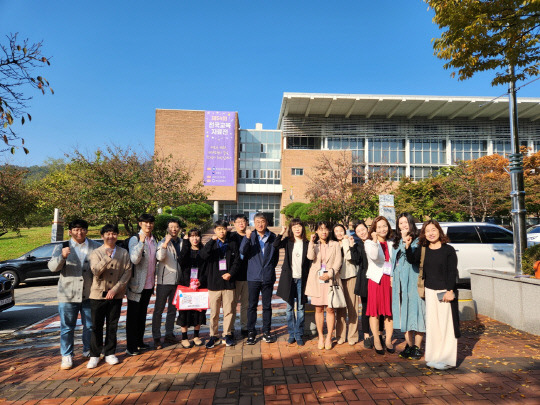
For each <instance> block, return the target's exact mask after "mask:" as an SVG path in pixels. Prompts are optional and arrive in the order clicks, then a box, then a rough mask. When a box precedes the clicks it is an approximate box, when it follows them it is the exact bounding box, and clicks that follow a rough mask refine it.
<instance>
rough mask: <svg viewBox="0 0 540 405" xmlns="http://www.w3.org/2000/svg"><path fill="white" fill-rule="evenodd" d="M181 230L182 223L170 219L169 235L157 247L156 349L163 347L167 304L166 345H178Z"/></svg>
mask: <svg viewBox="0 0 540 405" xmlns="http://www.w3.org/2000/svg"><path fill="white" fill-rule="evenodd" d="M180 230H181V228H180V222H178V220H177V219H170V220H169V221H168V223H167V235H165V237H164V238H163V239H162V240H161V242H159V243H158V246H157V253H156V259H157V260H158V264H157V285H156V302H155V303H154V314H153V315H152V337H153V338H154V348H155V349H159V348H161V347H162V346H161V317H162V315H163V310H164V309H165V304H167V318H166V320H165V343H170V344H177V343H178V340H177V338H176V337H175V336H174V333H173V332H174V319H175V318H176V308H175V306H174V305H173V300H174V294H175V292H176V287H177V286H178V284H179V281H180V273H181V270H180V264H179V262H178V258H179V257H180V250H181V249H182V239H181V238H179V237H178V235H179V234H180Z"/></svg>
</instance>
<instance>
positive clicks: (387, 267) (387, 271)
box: [382, 262, 392, 276]
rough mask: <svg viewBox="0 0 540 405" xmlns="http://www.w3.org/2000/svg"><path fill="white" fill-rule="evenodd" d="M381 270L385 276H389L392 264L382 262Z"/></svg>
mask: <svg viewBox="0 0 540 405" xmlns="http://www.w3.org/2000/svg"><path fill="white" fill-rule="evenodd" d="M382 272H383V274H386V275H387V276H390V275H391V274H392V265H391V264H390V262H384V264H383V268H382Z"/></svg>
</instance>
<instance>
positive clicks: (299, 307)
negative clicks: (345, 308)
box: [274, 218, 311, 346]
mask: <svg viewBox="0 0 540 405" xmlns="http://www.w3.org/2000/svg"><path fill="white" fill-rule="evenodd" d="M285 233H287V236H285V237H283V235H285ZM308 246H309V242H308V240H307V238H306V229H305V227H304V224H303V223H302V221H300V219H299V218H294V219H293V220H292V221H291V222H290V224H289V229H288V232H287V227H286V226H283V227H282V228H281V233H280V234H279V235H277V237H276V240H275V241H274V247H275V248H276V249H283V248H284V249H285V258H284V260H283V266H281V276H280V277H279V284H278V288H277V292H276V295H277V296H278V297H281V298H282V299H283V300H284V301H285V302H286V303H287V310H286V313H287V330H288V332H289V340H288V343H289V344H293V343H294V342H295V341H296V344H297V345H298V346H304V304H306V303H307V297H306V294H305V290H306V281H307V278H308V274H309V267H310V266H311V261H310V260H308V258H307V252H308ZM295 301H296V314H295V312H294V302H295Z"/></svg>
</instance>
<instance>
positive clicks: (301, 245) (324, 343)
mask: <svg viewBox="0 0 540 405" xmlns="http://www.w3.org/2000/svg"><path fill="white" fill-rule="evenodd" d="M154 221H155V220H154V217H153V216H152V215H150V214H143V215H141V216H140V217H139V229H140V231H139V233H138V234H137V235H135V236H132V237H131V238H130V239H129V242H128V248H127V249H124V248H122V247H121V243H120V244H119V243H118V227H117V226H116V225H110V224H108V225H105V226H104V227H103V228H102V229H101V235H102V238H103V245H102V246H99V244H98V243H97V242H95V241H92V240H89V239H88V238H86V234H87V232H88V224H87V223H86V221H84V220H75V221H72V222H71V223H70V224H69V234H70V236H71V239H70V240H69V241H66V242H64V243H63V244H62V245H60V246H58V247H57V248H56V249H55V251H54V252H53V256H52V259H51V261H50V262H49V268H50V270H51V271H53V272H60V280H59V284H58V301H59V315H60V322H61V332H60V333H61V339H60V343H61V344H60V351H61V355H62V363H61V368H62V369H69V368H71V367H72V366H73V353H74V349H73V346H74V344H73V341H74V329H75V326H76V321H77V317H78V314H79V313H80V314H81V321H82V324H83V335H82V341H83V356H86V357H89V358H90V359H89V361H88V364H87V367H88V368H95V367H96V366H97V365H98V364H99V362H100V360H101V358H104V359H105V362H107V363H108V364H111V365H112V364H117V363H118V358H117V357H116V355H115V353H116V345H117V337H116V334H117V327H118V320H119V318H120V312H121V305H122V299H123V297H124V295H127V303H128V305H127V316H126V340H127V342H126V345H127V348H126V354H128V355H132V356H136V355H138V354H140V352H141V351H142V350H145V349H148V348H149V345H147V344H146V343H145V342H144V339H143V338H144V332H145V326H146V316H147V311H148V304H149V302H150V298H151V296H152V294H154V293H155V295H156V297H155V306H154V313H153V316H152V337H153V340H154V348H155V349H160V348H161V347H162V345H163V342H162V338H161V327H162V316H163V312H164V310H165V306H167V314H166V320H165V337H164V342H165V343H168V344H180V345H181V346H182V347H184V348H190V347H192V346H193V345H196V346H202V345H203V344H205V346H206V348H208V349H211V348H213V347H214V346H215V345H218V344H220V343H221V342H222V339H221V338H223V340H224V342H225V344H226V345H227V346H232V345H234V344H235V335H234V322H235V318H236V308H237V305H238V304H240V306H241V311H240V325H241V335H242V337H243V338H247V340H246V344H249V345H253V344H255V343H256V341H257V330H256V328H255V325H256V322H257V307H258V302H259V298H261V301H262V340H263V341H265V342H267V343H273V342H275V336H274V335H272V328H271V321H272V305H271V299H272V292H273V287H274V283H275V281H276V266H277V264H278V260H279V250H280V249H284V250H285V258H284V261H283V265H282V269H281V276H280V279H279V283H278V288H277V295H278V296H279V297H281V298H282V299H283V300H284V301H285V302H286V303H287V308H286V315H287V331H288V335H289V337H288V343H289V344H294V343H296V344H297V345H299V346H303V345H304V314H305V309H304V308H305V304H306V303H307V302H309V301H310V302H311V304H312V305H313V306H314V307H315V323H316V326H317V332H318V348H319V349H321V350H331V349H332V347H333V344H334V343H337V344H338V345H339V344H343V343H345V342H348V343H349V344H350V345H354V344H356V343H357V342H359V340H360V335H359V326H358V321H359V319H361V325H362V333H363V344H364V347H366V348H369V349H371V348H373V349H374V350H375V352H376V353H377V354H380V355H384V354H385V353H395V348H394V345H393V331H394V328H396V329H400V330H401V331H403V332H404V333H405V340H406V346H405V349H404V350H403V351H401V352H400V353H399V356H401V357H403V358H409V359H420V358H421V357H422V356H423V355H424V356H425V360H426V362H427V365H428V366H430V367H433V368H437V369H446V368H450V367H455V365H456V360H457V338H458V337H459V318H458V310H457V290H456V276H457V257H456V254H455V251H454V249H453V248H452V247H451V246H449V245H448V244H447V242H448V238H447V237H446V236H445V235H444V232H443V231H442V229H441V227H440V226H439V224H438V223H437V222H436V221H434V220H432V221H428V222H426V223H425V224H424V226H423V228H422V230H421V231H420V232H419V231H418V230H417V228H416V225H415V223H414V221H413V218H412V217H411V215H410V214H407V213H404V214H402V215H400V216H399V218H398V224H397V231H396V232H395V236H394V235H393V231H392V229H391V227H390V224H389V222H388V220H387V219H386V218H385V217H382V216H379V217H377V218H375V219H374V220H373V222H372V223H371V226H369V227H368V226H367V225H366V224H365V222H364V221H359V222H358V223H356V224H354V226H353V227H352V229H347V228H346V227H345V226H344V225H342V224H335V225H331V224H330V223H328V222H325V221H321V222H319V223H317V224H316V227H315V231H314V232H313V234H312V235H311V237H310V239H309V240H308V238H307V236H306V227H305V225H304V224H303V223H302V221H301V220H300V219H298V218H295V219H293V220H291V221H290V223H289V225H288V227H282V231H281V232H280V233H279V234H278V235H276V234H274V233H273V232H271V231H270V230H269V229H268V226H267V225H268V222H267V219H266V217H265V216H264V214H262V213H257V214H256V215H255V217H254V230H251V229H249V228H248V221H247V218H246V217H245V216H244V215H242V214H239V215H237V216H236V217H235V218H234V223H233V224H234V228H235V230H234V232H230V231H228V223H227V222H225V221H222V220H218V221H217V222H215V224H214V235H213V236H212V238H211V239H210V240H209V241H208V242H207V243H206V244H204V245H203V244H202V242H201V236H202V235H201V231H200V230H199V229H196V228H193V229H191V230H189V231H188V232H187V233H186V234H185V235H184V237H183V238H182V235H181V227H180V224H179V222H178V221H176V220H170V221H169V223H168V225H167V234H166V236H165V237H164V238H163V239H162V240H161V241H159V242H158V241H157V240H156V239H155V238H154V236H153V229H154ZM419 274H420V278H421V280H422V281H423V283H422V284H423V286H424V287H425V288H424V287H422V289H420V288H419V287H418V285H419V283H418V280H419ZM179 285H180V286H184V287H191V288H193V289H207V290H208V297H209V309H210V317H209V329H210V337H209V338H208V340H207V341H206V342H204V341H203V340H202V339H201V337H200V336H199V332H200V327H201V325H205V324H206V321H207V318H206V310H204V309H201V310H193V309H192V310H180V311H178V316H177V310H176V307H175V305H174V300H175V294H176V291H177V286H179ZM336 289H340V290H341V291H342V295H343V298H344V299H343V302H342V303H341V305H338V306H339V308H337V307H336V305H335V303H334V301H333V300H332V299H331V298H329V297H330V296H331V295H330V294H331V292H333V291H335V290H336ZM424 291H425V298H424V297H423V296H424ZM360 303H361V308H362V311H361V314H359V310H358V309H359V305H360ZM220 311H222V312H223V324H222V328H223V333H222V336H221V337H220V336H219V334H218V328H219V315H220ZM325 315H326V329H327V334H326V338H325V337H324V323H325ZM175 322H176V324H177V325H178V326H180V328H181V334H182V335H181V338H178V337H177V336H175V335H174V324H175ZM104 324H106V336H105V343H104V341H103V326H104ZM189 328H193V336H192V339H191V340H190V339H189V338H188V329H189ZM383 331H384V332H385V333H383ZM334 333H335V340H336V342H334ZM424 334H425V335H426V344H425V354H424V352H423V351H422V349H421V347H422V341H423V337H424Z"/></svg>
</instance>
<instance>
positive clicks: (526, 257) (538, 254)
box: [521, 245, 540, 276]
mask: <svg viewBox="0 0 540 405" xmlns="http://www.w3.org/2000/svg"><path fill="white" fill-rule="evenodd" d="M539 260H540V245H534V246H531V247H528V248H527V249H525V252H523V256H522V259H521V269H522V271H523V274H529V275H531V276H532V275H534V267H533V266H534V262H537V261H539Z"/></svg>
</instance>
